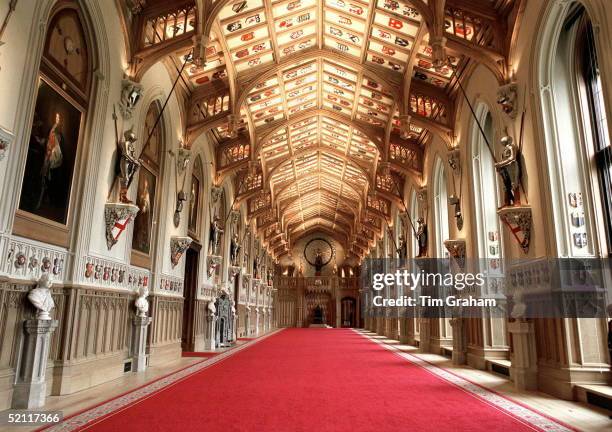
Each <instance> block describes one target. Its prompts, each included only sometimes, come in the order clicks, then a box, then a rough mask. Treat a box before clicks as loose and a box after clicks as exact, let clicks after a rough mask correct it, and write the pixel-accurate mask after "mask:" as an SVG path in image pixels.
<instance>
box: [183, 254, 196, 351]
mask: <svg viewBox="0 0 612 432" xmlns="http://www.w3.org/2000/svg"><path fill="white" fill-rule="evenodd" d="M198 257H199V252H198V251H197V250H196V249H195V248H191V247H190V248H189V249H187V252H186V254H185V289H184V292H183V295H184V297H185V302H184V303H183V332H182V336H181V348H182V349H183V351H193V346H194V328H193V326H194V322H195V316H194V311H195V299H196V290H197V287H198Z"/></svg>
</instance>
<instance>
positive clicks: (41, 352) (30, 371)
mask: <svg viewBox="0 0 612 432" xmlns="http://www.w3.org/2000/svg"><path fill="white" fill-rule="evenodd" d="M56 327H57V321H56V320H51V319H31V320H27V321H26V322H25V323H24V329H25V339H24V343H23V346H22V350H21V353H20V354H21V355H20V359H19V364H18V370H17V374H16V375H17V382H16V383H15V387H14V390H13V401H12V408H13V409H34V408H40V407H42V406H44V404H45V398H46V395H47V383H46V381H45V374H46V372H47V359H48V358H49V347H50V345H51V334H52V333H53V331H54V330H55V328H56Z"/></svg>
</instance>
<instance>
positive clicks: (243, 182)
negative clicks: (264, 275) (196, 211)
mask: <svg viewBox="0 0 612 432" xmlns="http://www.w3.org/2000/svg"><path fill="white" fill-rule="evenodd" d="M117 1H118V2H119V5H120V6H121V9H122V12H123V19H124V25H125V28H126V41H127V43H128V46H129V52H128V56H129V57H130V59H131V60H130V70H129V74H130V76H131V78H132V79H135V80H138V79H139V78H140V77H142V76H143V74H144V72H145V71H146V70H147V69H148V68H149V67H150V66H151V65H153V64H155V63H157V62H158V61H163V62H164V63H165V65H166V67H167V68H168V70H169V71H170V73H171V74H173V75H174V76H175V77H177V78H178V79H179V90H178V95H179V98H181V99H182V100H183V101H184V113H183V115H184V117H185V118H184V120H185V122H184V123H185V124H186V125H187V126H186V130H185V139H186V142H187V143H188V145H191V143H193V142H194V141H195V140H196V139H197V138H198V137H199V136H200V135H201V134H208V135H209V138H210V139H212V140H214V141H215V142H216V144H217V161H216V172H217V176H218V181H219V182H221V181H223V179H224V178H225V177H226V176H228V175H230V176H232V177H233V181H234V183H235V189H236V191H237V193H236V195H237V196H236V202H237V203H238V204H240V203H242V202H246V204H247V208H248V214H249V217H251V218H254V219H255V220H256V226H257V230H258V234H259V235H260V236H261V238H262V240H263V242H264V244H265V245H267V247H268V249H269V251H270V252H271V253H273V254H274V255H275V256H280V255H282V254H284V253H286V252H287V251H288V250H289V247H290V244H291V243H293V242H295V241H296V240H297V239H299V238H300V237H301V236H304V235H306V234H308V233H311V232H313V231H316V230H320V231H323V232H326V233H330V235H333V236H334V237H336V238H337V239H338V240H339V241H341V242H342V243H343V244H344V245H345V246H346V247H347V249H348V250H349V251H350V252H351V253H353V254H354V255H356V256H358V257H362V256H364V255H365V254H366V253H367V251H368V250H369V248H370V247H371V246H373V245H374V243H375V241H376V239H377V238H378V237H379V236H381V235H382V233H383V230H384V229H385V227H386V222H385V219H387V220H388V219H389V218H390V215H391V208H392V205H393V204H394V203H395V204H398V205H399V206H400V208H402V209H403V204H402V200H401V191H403V188H404V182H405V181H406V179H407V177H408V176H414V177H415V179H416V181H417V183H420V182H421V179H420V177H421V173H422V169H423V168H422V167H423V154H424V151H425V147H426V145H427V143H428V141H429V140H430V139H431V138H432V136H434V135H437V136H439V137H440V138H441V139H442V140H444V141H445V142H446V143H447V144H448V145H449V146H452V145H454V144H455V143H454V140H455V136H454V133H453V125H454V121H455V104H456V103H457V99H458V98H457V94H458V92H457V81H458V80H465V79H467V77H468V76H469V73H470V71H471V70H472V69H473V67H474V65H475V64H477V63H482V64H484V65H485V66H487V67H488V68H489V69H490V70H491V71H492V72H493V73H494V74H495V76H496V77H497V79H498V81H499V83H500V85H501V84H504V83H506V82H508V81H509V80H510V78H511V71H510V65H509V62H508V55H509V51H510V47H511V45H512V43H513V40H514V38H515V37H516V32H517V27H518V25H517V23H518V21H519V17H520V14H521V11H522V9H523V8H524V4H523V3H524V1H526V0H216V1H211V0H197V1H194V0H188V1H179V0H176V1H161V0H117Z"/></svg>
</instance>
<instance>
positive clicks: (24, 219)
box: [13, 1, 95, 247]
mask: <svg viewBox="0 0 612 432" xmlns="http://www.w3.org/2000/svg"><path fill="white" fill-rule="evenodd" d="M85 22H86V21H85V18H84V15H83V13H82V11H81V9H80V8H79V5H78V4H77V2H76V1H64V2H58V4H57V5H56V6H55V7H54V9H53V10H52V12H51V15H50V18H49V26H48V27H47V29H46V36H45V44H44V49H43V54H42V59H41V63H40V69H39V74H38V83H37V88H38V89H37V95H36V104H35V107H34V113H33V120H32V124H31V129H30V133H29V138H28V140H29V141H28V144H27V147H28V150H27V157H26V161H25V168H24V171H23V183H22V186H21V191H20V198H19V208H18V210H17V211H16V218H15V224H14V228H13V231H14V233H15V234H18V235H21V236H24V237H28V238H32V239H35V240H39V241H43V242H45V243H52V244H56V245H58V246H65V247H68V246H69V243H70V230H71V226H72V219H73V217H74V213H75V207H76V205H75V204H74V202H75V201H76V200H75V198H76V197H75V191H76V190H77V189H78V188H77V187H76V186H77V182H78V181H79V179H78V178H77V177H76V176H75V168H76V167H77V166H78V164H79V163H80V160H81V159H82V156H81V155H83V149H82V148H83V147H84V145H83V144H84V141H85V139H84V132H85V130H86V119H87V114H88V111H89V108H90V106H89V105H90V99H91V88H92V76H93V73H92V71H93V70H94V67H95V65H94V57H95V56H94V55H93V47H92V44H93V42H91V41H92V39H91V38H90V37H89V32H88V31H87V27H86V26H85V24H84V23H85Z"/></svg>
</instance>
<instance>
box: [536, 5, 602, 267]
mask: <svg viewBox="0 0 612 432" xmlns="http://www.w3.org/2000/svg"><path fill="white" fill-rule="evenodd" d="M547 12H548V17H547V20H546V21H545V23H544V26H543V32H542V37H541V38H540V40H539V47H538V51H537V52H538V53H539V54H540V55H539V56H538V58H539V59H540V62H539V63H538V64H537V68H538V70H537V72H538V93H539V98H540V104H539V105H540V106H541V107H542V108H541V109H542V121H543V126H544V127H543V130H544V138H545V143H546V145H545V150H546V164H547V168H548V170H547V171H548V175H549V177H550V182H549V183H550V194H551V205H552V218H553V221H554V223H553V224H552V225H553V226H554V237H553V238H554V243H553V244H552V245H551V246H553V247H554V248H555V250H556V254H557V255H558V256H561V257H593V256H606V255H609V253H610V235H611V231H612V229H611V227H612V222H611V208H612V207H611V203H612V197H611V196H610V195H611V194H610V188H611V183H610V178H611V171H612V151H611V150H610V134H609V130H608V115H607V112H609V110H608V109H607V107H606V103H608V105H609V102H608V101H606V100H604V96H603V95H604V94H605V91H604V86H605V85H606V77H605V76H602V75H603V73H604V72H603V71H602V70H601V69H600V65H599V62H598V55H597V47H598V46H599V45H600V44H599V41H598V37H600V35H601V33H602V32H601V31H600V32H598V33H597V32H595V31H594V30H593V23H592V21H591V18H590V16H589V14H588V12H587V10H586V9H585V8H584V6H583V4H582V3H580V2H578V1H575V2H560V1H558V0H555V1H553V2H551V6H550V7H549V9H548V10H547ZM607 79H608V80H609V77H608V78H607Z"/></svg>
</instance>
